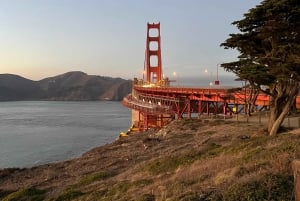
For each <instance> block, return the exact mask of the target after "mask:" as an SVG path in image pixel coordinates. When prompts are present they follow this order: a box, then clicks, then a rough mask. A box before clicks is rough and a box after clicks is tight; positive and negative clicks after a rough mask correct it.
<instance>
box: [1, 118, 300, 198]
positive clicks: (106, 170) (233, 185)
mask: <svg viewBox="0 0 300 201" xmlns="http://www.w3.org/2000/svg"><path fill="white" fill-rule="evenodd" d="M299 144H300V130H299V129H293V130H292V129H285V130H283V131H282V133H280V134H279V135H277V136H274V137H269V136H266V133H265V131H264V125H262V124H258V123H253V122H248V123H247V122H236V121H223V120H213V119H211V120H201V119H191V120H187V119H183V120H176V121H173V122H171V123H170V124H169V125H167V126H166V127H164V128H163V129H161V130H150V131H147V132H141V133H135V134H132V135H130V136H128V137H123V138H120V139H117V140H116V141H114V142H112V143H111V144H107V145H104V146H101V147H97V148H94V149H92V150H90V151H89V152H87V153H85V154H83V155H82V156H81V157H80V158H76V159H73V160H69V161H64V162H60V163H55V164H47V165H41V166H37V167H32V168H26V169H18V168H10V169H3V170H0V199H1V200H4V201H8V200H53V201H54V200H55V201H59V200H105V201H106V200H159V201H160V200H161V201H162V200H185V201H187V200H195V201H196V200H197V201H198V200H293V195H294V193H293V187H294V181H293V172H292V168H291V162H292V161H293V160H294V159H297V158H298V159H299V158H300V146H299Z"/></svg>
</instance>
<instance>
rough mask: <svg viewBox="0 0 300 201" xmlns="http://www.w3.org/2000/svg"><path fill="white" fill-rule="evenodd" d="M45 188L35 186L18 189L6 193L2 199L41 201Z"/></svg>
mask: <svg viewBox="0 0 300 201" xmlns="http://www.w3.org/2000/svg"><path fill="white" fill-rule="evenodd" d="M45 193H46V191H45V190H39V189H36V188H27V189H20V190H18V191H16V192H13V193H11V194H9V195H7V196H6V197H5V198H4V199H3V200H2V201H42V200H44V198H45Z"/></svg>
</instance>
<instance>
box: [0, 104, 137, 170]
mask: <svg viewBox="0 0 300 201" xmlns="http://www.w3.org/2000/svg"><path fill="white" fill-rule="evenodd" d="M130 122H131V112H130V110H129V109H128V108H124V107H123V106H122V105H121V103H120V102H111V101H95V102H89V101H87V102H59V101H58V102H56V101H20V102H0V169H1V168H7V167H31V166H35V165H40V164H45V163H52V162H58V161H63V160H68V159H71V158H75V157H79V156H80V155H81V154H83V153H84V152H86V151H88V150H90V149H92V148H94V147H97V146H101V145H103V144H106V143H110V142H112V141H114V140H115V139H116V138H117V137H118V136H119V133H120V131H123V130H127V129H128V127H129V126H130Z"/></svg>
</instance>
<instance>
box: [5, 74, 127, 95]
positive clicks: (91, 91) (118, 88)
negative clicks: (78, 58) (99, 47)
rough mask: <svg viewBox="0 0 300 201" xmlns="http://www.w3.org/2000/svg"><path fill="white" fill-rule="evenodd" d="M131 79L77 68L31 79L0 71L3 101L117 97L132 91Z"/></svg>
mask: <svg viewBox="0 0 300 201" xmlns="http://www.w3.org/2000/svg"><path fill="white" fill-rule="evenodd" d="M131 87H132V83H131V81H130V80H124V79H121V78H111V77H104V76H96V75H87V74H85V73H83V72H79V71H74V72H68V73H65V74H62V75H58V76H54V77H49V78H45V79H43V80H40V81H32V80H28V79H26V78H23V77H20V76H17V75H9V74H0V101H9V100H68V101H74V100H114V101H119V100H122V98H123V97H124V96H125V95H127V94H128V93H130V92H131Z"/></svg>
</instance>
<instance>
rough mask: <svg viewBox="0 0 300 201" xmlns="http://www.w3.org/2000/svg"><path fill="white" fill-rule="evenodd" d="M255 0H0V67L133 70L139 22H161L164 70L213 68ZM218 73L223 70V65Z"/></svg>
mask: <svg viewBox="0 0 300 201" xmlns="http://www.w3.org/2000/svg"><path fill="white" fill-rule="evenodd" d="M260 2H261V1H260V0H0V25H1V27H0V73H12V74H18V75H21V76H23V77H26V78H30V79H33V80H39V79H42V78H45V77H49V76H55V75H58V74H61V73H65V72H68V71H83V72H86V73H87V74H93V75H104V76H112V77H122V78H128V79H131V78H133V77H134V76H135V77H141V75H142V71H143V66H144V53H145V45H146V28H147V22H150V23H153V22H154V23H157V22H160V23H161V37H162V38H161V46H162V62H163V70H164V74H165V76H169V77H170V76H172V73H173V72H176V73H177V74H178V76H179V75H180V76H181V77H187V76H198V75H199V76H203V74H205V72H204V71H205V69H208V71H210V72H211V73H214V74H216V68H217V65H218V64H219V63H222V62H226V61H232V60H235V58H236V56H237V52H235V51H233V50H224V49H223V48H222V47H220V46H219V45H220V43H222V42H224V40H226V38H228V34H230V33H234V32H237V29H236V28H235V27H234V26H233V25H231V23H232V22H233V21H235V20H239V19H241V18H242V17H243V14H244V13H246V12H248V10H249V9H250V8H252V7H255V5H257V4H259V3H260ZM219 74H225V72H224V71H223V69H220V70H219Z"/></svg>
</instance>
